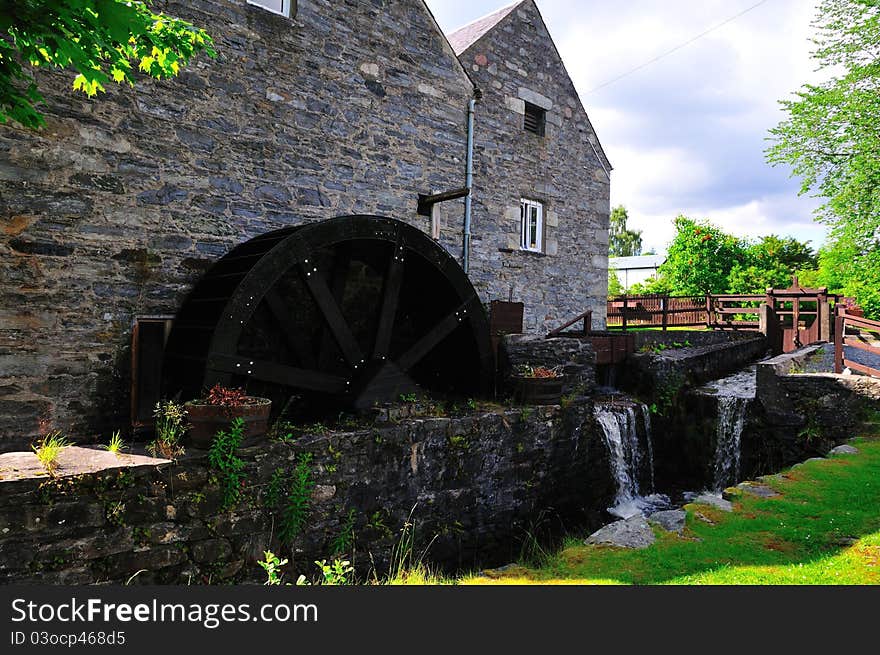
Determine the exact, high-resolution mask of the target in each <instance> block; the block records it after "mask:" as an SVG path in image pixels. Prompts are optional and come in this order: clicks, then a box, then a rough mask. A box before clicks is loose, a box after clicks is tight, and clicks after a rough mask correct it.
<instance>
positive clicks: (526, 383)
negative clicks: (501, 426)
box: [513, 376, 565, 405]
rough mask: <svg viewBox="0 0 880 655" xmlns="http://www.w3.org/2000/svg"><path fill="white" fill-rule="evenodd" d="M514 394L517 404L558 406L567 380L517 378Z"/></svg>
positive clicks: (557, 378) (561, 378) (560, 377)
mask: <svg viewBox="0 0 880 655" xmlns="http://www.w3.org/2000/svg"><path fill="white" fill-rule="evenodd" d="M513 381H514V394H515V398H516V400H517V402H520V403H522V404H524V405H558V404H559V401H560V400H561V399H562V385H563V382H564V381H565V378H564V377H562V376H559V377H555V378H524V377H515V378H513Z"/></svg>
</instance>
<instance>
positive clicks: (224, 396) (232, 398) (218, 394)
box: [205, 384, 247, 407]
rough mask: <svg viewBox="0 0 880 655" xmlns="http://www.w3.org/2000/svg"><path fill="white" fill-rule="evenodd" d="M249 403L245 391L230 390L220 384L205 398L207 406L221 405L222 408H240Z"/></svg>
mask: <svg viewBox="0 0 880 655" xmlns="http://www.w3.org/2000/svg"><path fill="white" fill-rule="evenodd" d="M246 403H247V394H246V393H245V392H244V389H230V388H228V387H224V386H222V385H220V384H215V385H214V386H213V387H211V390H210V391H208V395H207V396H205V404H207V405H219V406H222V407H238V406H239V405H244V404H246Z"/></svg>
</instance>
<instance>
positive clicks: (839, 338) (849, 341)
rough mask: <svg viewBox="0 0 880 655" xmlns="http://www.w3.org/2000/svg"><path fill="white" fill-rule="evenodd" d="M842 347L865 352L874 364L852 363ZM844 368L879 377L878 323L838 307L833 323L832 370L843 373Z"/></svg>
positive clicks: (879, 334)
mask: <svg viewBox="0 0 880 655" xmlns="http://www.w3.org/2000/svg"><path fill="white" fill-rule="evenodd" d="M844 347H849V348H856V349H858V350H861V351H864V352H867V353H869V355H870V357H869V359H870V360H873V362H876V363H875V364H874V365H873V366H871V365H868V364H863V363H859V362H854V361H852V360H850V359H848V358H847V357H846V350H845V349H844ZM873 362H872V363H873ZM845 367H848V368H849V369H850V370H853V371H858V372H859V373H864V374H865V375H873V376H876V377H880V321H870V320H868V319H866V318H862V317H861V316H856V315H854V314H850V313H848V312H847V311H846V308H843V307H840V308H839V309H838V312H837V317H836V318H835V322H834V370H835V371H836V372H837V373H843V369H844V368H845Z"/></svg>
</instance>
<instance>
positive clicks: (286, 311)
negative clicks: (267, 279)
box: [263, 289, 315, 367]
mask: <svg viewBox="0 0 880 655" xmlns="http://www.w3.org/2000/svg"><path fill="white" fill-rule="evenodd" d="M263 299H264V300H265V301H266V306H267V307H268V308H269V311H270V312H271V314H272V317H273V318H274V319H275V322H276V323H277V324H278V327H279V328H280V330H281V334H282V335H283V336H284V340H285V341H286V342H287V345H288V346H289V347H290V349H291V350H292V351H293V352H294V353H296V356H297V358H298V359H299V361H300V362H302V364H303V365H304V366H306V367H312V366H314V365H315V355H314V352H312V350H311V349H310V348H309V346H308V343H307V342H306V341H305V340H304V339H303V338H302V337H303V335H302V334H298V333H297V332H296V331H294V330H292V329H291V326H293V325H296V324H297V321H296V318H295V317H294V316H293V312H292V311H291V308H290V307H289V306H288V304H287V303H285V302H284V299H283V298H282V297H281V296H280V295H279V293H278V291H276V290H275V289H270V290H269V292H268V293H267V294H266V295H265V297H264V298H263Z"/></svg>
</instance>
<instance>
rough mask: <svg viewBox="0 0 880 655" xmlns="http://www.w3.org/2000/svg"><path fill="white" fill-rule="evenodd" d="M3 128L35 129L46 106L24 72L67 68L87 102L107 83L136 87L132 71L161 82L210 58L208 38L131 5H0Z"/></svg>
mask: <svg viewBox="0 0 880 655" xmlns="http://www.w3.org/2000/svg"><path fill="white" fill-rule="evenodd" d="M0 32H2V34H0V122H2V123H6V122H8V121H9V120H10V119H11V120H14V121H16V122H17V123H19V124H21V125H23V126H25V127H29V128H37V127H39V126H41V125H42V124H43V123H44V120H43V117H42V115H41V114H40V112H39V110H38V109H37V107H36V105H37V104H38V103H40V102H42V101H43V97H42V95H41V94H40V92H39V89H38V87H37V81H36V79H35V78H34V76H33V73H32V71H31V70H30V68H29V67H28V64H29V65H30V66H34V67H40V66H48V67H55V68H71V69H73V70H74V71H76V72H77V75H76V77H75V78H74V79H73V88H74V89H76V90H80V91H83V92H84V93H86V94H87V95H89V96H93V95H95V94H96V93H97V92H98V91H104V87H105V85H106V84H107V83H109V82H110V80H113V81H114V82H117V83H122V82H127V83H128V84H130V85H133V84H134V82H135V80H136V76H137V71H138V70H139V71H142V72H143V73H145V74H147V75H149V76H151V77H154V78H157V79H159V78H166V77H172V76H175V75H177V74H178V72H179V71H180V67H181V66H183V65H185V64H186V63H187V62H188V61H189V60H190V59H191V58H192V57H193V56H194V55H195V54H196V53H199V52H205V53H207V54H209V55H211V56H214V54H215V53H214V49H213V44H212V41H211V37H210V36H208V34H207V33H206V32H205V31H204V30H202V29H199V28H196V27H194V26H193V25H191V24H190V23H188V22H186V21H183V20H180V19H178V18H174V17H171V16H167V15H165V14H163V13H154V12H153V11H152V10H151V9H149V8H148V7H147V5H146V4H145V3H144V2H137V1H133V0H131V1H130V0H0Z"/></svg>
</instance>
